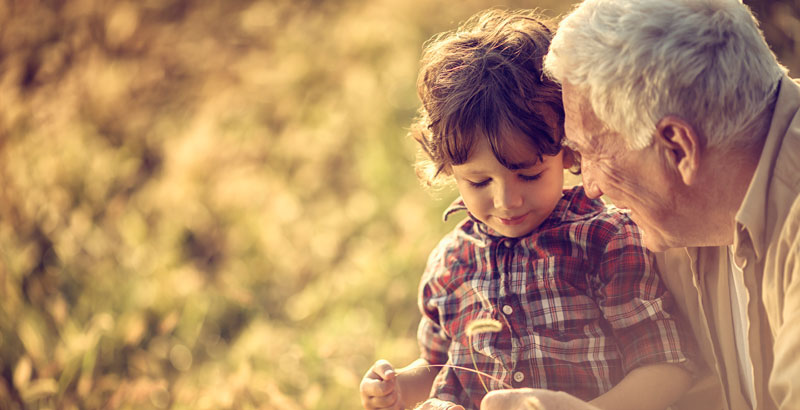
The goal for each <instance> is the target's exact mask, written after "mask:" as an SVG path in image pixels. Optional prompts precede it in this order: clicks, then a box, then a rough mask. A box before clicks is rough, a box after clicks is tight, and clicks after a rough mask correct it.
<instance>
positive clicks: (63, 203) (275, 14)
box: [0, 0, 800, 410]
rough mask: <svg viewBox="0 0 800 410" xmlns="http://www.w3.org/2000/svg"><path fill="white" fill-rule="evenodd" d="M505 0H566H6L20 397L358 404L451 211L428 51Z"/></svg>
mask: <svg viewBox="0 0 800 410" xmlns="http://www.w3.org/2000/svg"><path fill="white" fill-rule="evenodd" d="M758 3H759V6H758V7H759V9H760V10H763V13H764V15H765V16H774V18H773V17H769V18H770V20H769V21H766V22H765V27H766V28H767V30H768V33H769V34H770V36H771V37H770V38H771V41H773V39H774V41H775V47H776V51H778V52H779V54H780V55H781V58H782V59H783V61H784V62H786V63H787V64H789V65H791V66H792V67H793V68H794V69H795V70H797V69H798V68H800V64H798V56H800V38H798V34H797V33H800V29H799V28H798V26H800V21H798V20H797V18H796V17H795V16H797V15H798V13H797V11H798V10H797V9H798V6H796V5H793V3H792V2H791V1H784V2H758ZM490 6H503V7H508V8H523V7H537V8H540V9H543V11H544V12H546V13H547V14H549V15H551V16H557V15H558V14H559V13H561V12H563V11H565V10H566V8H567V7H568V2H564V1H559V0H552V1H545V0H529V1H516V0H513V1H511V0H509V1H505V2H500V3H497V2H490V1H480V0H464V1H442V0H435V1H423V0H370V1H365V0H339V1H333V0H328V1H326V0H264V1H258V0H209V1H201V0H141V1H112V0H5V1H2V2H0V408H2V409H9V410H14V409H23V408H24V409H151V408H152V409H281V410H292V409H319V410H329V409H350V410H354V409H357V408H360V402H359V399H358V382H359V380H360V378H361V376H362V374H363V372H364V371H365V370H366V369H367V368H368V367H369V366H370V365H371V363H372V362H373V361H374V360H375V359H376V358H379V357H382V358H387V359H389V360H391V361H393V362H395V363H398V364H401V363H405V362H408V361H410V360H412V359H413V358H414V357H415V355H416V353H417V352H416V342H415V339H414V334H415V330H416V325H417V321H418V319H419V314H418V312H417V308H416V289H417V282H418V280H419V276H420V273H421V271H422V268H423V266H424V263H425V260H426V257H427V254H428V252H429V251H430V249H431V248H432V247H433V246H434V244H435V243H436V242H437V241H438V239H439V238H440V236H441V235H442V234H443V233H444V232H445V231H446V230H448V229H449V228H450V227H451V226H452V223H448V224H445V223H442V222H441V221H440V214H441V211H442V210H443V209H444V207H445V206H446V205H447V203H449V201H450V200H451V199H452V198H453V197H454V195H455V194H454V193H453V192H452V191H442V192H435V193H431V192H426V191H425V190H423V189H422V188H421V187H420V186H419V183H418V182H417V180H416V177H415V175H414V172H413V169H412V165H411V164H412V162H413V160H414V154H415V147H414V146H413V145H412V144H411V142H410V141H409V140H407V139H406V137H405V134H406V131H407V127H408V125H409V123H410V121H411V118H412V117H413V115H414V112H415V110H416V108H417V98H416V94H415V88H414V83H415V79H416V70H417V68H418V67H417V62H418V58H419V53H420V51H421V45H422V43H423V42H424V41H425V40H426V39H427V38H429V37H430V36H431V35H432V34H434V33H436V32H439V31H442V30H447V29H451V28H454V27H455V26H456V25H457V23H458V22H460V21H462V20H464V19H465V18H467V17H468V16H470V15H471V14H473V13H475V12H477V11H479V10H482V9H485V8H488V7H490ZM795 73H798V71H795Z"/></svg>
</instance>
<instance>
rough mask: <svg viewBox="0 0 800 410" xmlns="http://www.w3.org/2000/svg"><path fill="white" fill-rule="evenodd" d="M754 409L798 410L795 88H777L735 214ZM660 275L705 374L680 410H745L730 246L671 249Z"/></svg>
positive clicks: (799, 235)
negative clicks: (755, 164)
mask: <svg viewBox="0 0 800 410" xmlns="http://www.w3.org/2000/svg"><path fill="white" fill-rule="evenodd" d="M736 222H737V224H736V225H737V227H736V232H735V234H734V243H733V252H734V258H735V260H736V263H737V265H739V266H741V267H742V270H743V272H744V286H745V288H746V290H747V295H746V297H745V300H747V323H745V324H744V325H745V328H746V329H747V337H748V342H749V346H748V347H749V354H750V358H751V360H752V363H753V367H752V377H753V380H754V381H755V382H754V387H755V401H756V404H755V406H753V408H754V409H756V410H770V409H781V410H784V409H800V86H798V84H796V83H795V82H794V81H792V80H791V79H790V78H788V77H784V78H783V79H782V80H781V85H780V90H779V94H778V101H777V104H776V107H775V114H774V115H773V119H772V123H771V125H770V130H769V133H768V135H767V140H766V143H765V146H764V148H763V151H762V153H761V158H760V159H759V163H758V167H757V169H756V172H755V175H754V177H753V180H752V182H751V184H750V187H749V189H748V191H747V194H746V196H745V198H744V201H743V203H742V206H741V208H740V209H739V212H738V213H737V215H736ZM657 258H658V263H659V267H660V269H661V275H662V277H663V279H664V282H665V283H666V285H667V287H668V288H669V289H670V291H671V292H672V293H673V294H674V295H675V298H676V301H677V302H678V305H679V306H680V308H681V310H682V311H683V313H684V314H685V315H686V317H687V320H688V321H689V323H690V325H691V327H692V330H693V331H694V334H695V336H696V337H697V339H698V345H699V349H700V355H701V356H702V357H703V358H704V359H705V361H706V363H707V364H708V368H707V369H706V371H705V372H704V373H702V374H701V375H700V377H699V378H698V380H697V383H695V386H694V387H693V389H692V390H691V391H690V392H689V393H688V394H687V396H686V397H684V398H683V399H682V400H681V402H680V404H679V405H678V406H676V407H678V408H687V409H688V408H697V409H701V408H702V409H730V410H739V409H747V408H750V406H749V405H748V401H747V400H746V399H745V397H744V395H743V393H742V388H741V386H742V385H744V383H742V380H740V373H739V354H738V352H737V349H736V343H735V339H734V329H733V316H732V315H733V312H732V311H731V294H730V285H731V284H730V282H729V281H730V280H731V278H730V275H729V268H730V266H729V263H730V259H729V257H728V253H727V249H726V247H709V248H688V249H672V250H669V251H667V252H665V253H661V254H659V255H658V256H657Z"/></svg>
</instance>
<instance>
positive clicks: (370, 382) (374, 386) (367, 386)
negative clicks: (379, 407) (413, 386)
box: [361, 379, 394, 397]
mask: <svg viewBox="0 0 800 410" xmlns="http://www.w3.org/2000/svg"><path fill="white" fill-rule="evenodd" d="M393 391H394V383H393V382H386V381H383V380H377V379H362V380H361V392H363V393H364V394H366V395H367V396H372V397H381V396H386V395H388V394H390V393H392V392H393Z"/></svg>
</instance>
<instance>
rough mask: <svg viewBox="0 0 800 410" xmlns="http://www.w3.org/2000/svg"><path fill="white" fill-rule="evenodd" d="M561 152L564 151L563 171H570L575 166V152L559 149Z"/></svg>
mask: <svg viewBox="0 0 800 410" xmlns="http://www.w3.org/2000/svg"><path fill="white" fill-rule="evenodd" d="M561 150H563V151H564V154H563V159H562V162H563V163H564V169H570V168H572V167H573V166H574V165H576V162H577V158H576V157H575V155H577V154H575V151H573V150H571V149H569V148H567V147H561Z"/></svg>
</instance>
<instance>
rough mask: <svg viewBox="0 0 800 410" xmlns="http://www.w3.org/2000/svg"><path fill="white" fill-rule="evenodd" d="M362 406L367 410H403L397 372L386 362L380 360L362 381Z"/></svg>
mask: <svg viewBox="0 0 800 410" xmlns="http://www.w3.org/2000/svg"><path fill="white" fill-rule="evenodd" d="M360 390H361V404H362V405H363V406H364V408H365V409H367V410H403V409H404V408H405V406H403V403H402V400H400V397H401V396H400V386H399V384H398V383H397V372H395V370H394V367H392V365H391V364H389V362H387V361H386V360H383V359H381V360H378V361H377V362H375V364H374V365H372V367H371V368H370V369H369V370H368V371H367V374H366V375H364V378H363V379H361V387H360Z"/></svg>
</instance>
